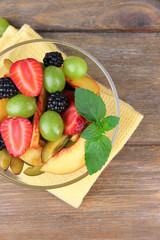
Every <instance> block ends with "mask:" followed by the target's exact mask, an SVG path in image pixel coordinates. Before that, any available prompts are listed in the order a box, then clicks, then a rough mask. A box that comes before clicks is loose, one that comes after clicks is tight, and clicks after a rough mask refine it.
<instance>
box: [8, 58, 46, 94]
mask: <svg viewBox="0 0 160 240" xmlns="http://www.w3.org/2000/svg"><path fill="white" fill-rule="evenodd" d="M9 74H10V77H11V79H12V81H13V82H14V83H15V85H16V86H17V88H18V89H19V91H20V92H21V93H23V94H25V95H27V96H29V97H36V96H38V95H39V94H40V92H41V90H42V82H43V70H42V67H41V64H40V63H39V62H38V61H37V60H35V59H33V58H27V59H23V60H19V61H16V62H15V63H13V64H12V66H11V68H10V71H9Z"/></svg>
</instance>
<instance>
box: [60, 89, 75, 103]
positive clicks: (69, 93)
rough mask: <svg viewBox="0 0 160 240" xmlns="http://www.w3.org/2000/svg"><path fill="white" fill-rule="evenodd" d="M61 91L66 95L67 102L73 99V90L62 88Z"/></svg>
mask: <svg viewBox="0 0 160 240" xmlns="http://www.w3.org/2000/svg"><path fill="white" fill-rule="evenodd" d="M62 93H63V94H64V95H65V96H66V97H67V99H68V101H69V103H70V102H72V101H74V91H71V90H63V91H62Z"/></svg>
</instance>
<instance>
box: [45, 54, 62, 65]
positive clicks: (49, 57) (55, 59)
mask: <svg viewBox="0 0 160 240" xmlns="http://www.w3.org/2000/svg"><path fill="white" fill-rule="evenodd" d="M43 62H44V65H45V67H48V66H50V65H53V66H56V67H61V66H62V64H63V57H62V54H61V53H59V52H49V53H46V54H45V57H44V59H43Z"/></svg>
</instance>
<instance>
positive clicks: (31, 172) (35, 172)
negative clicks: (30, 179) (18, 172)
mask: <svg viewBox="0 0 160 240" xmlns="http://www.w3.org/2000/svg"><path fill="white" fill-rule="evenodd" d="M40 169H41V167H39V166H33V167H28V168H27V169H26V170H25V171H24V172H23V173H24V174H26V175H27V176H39V175H41V174H43V173H44V172H41V171H40Z"/></svg>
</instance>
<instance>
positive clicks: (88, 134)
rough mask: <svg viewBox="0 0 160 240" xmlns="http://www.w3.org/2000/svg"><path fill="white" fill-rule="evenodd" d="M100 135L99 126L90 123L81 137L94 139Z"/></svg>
mask: <svg viewBox="0 0 160 240" xmlns="http://www.w3.org/2000/svg"><path fill="white" fill-rule="evenodd" d="M100 136H101V132H100V131H99V127H98V126H97V125H96V124H95V123H92V124H91V125H89V126H88V127H87V128H86V129H85V130H84V131H83V132H82V134H81V137H82V138H85V139H87V140H94V139H97V138H99V137H100Z"/></svg>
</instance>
